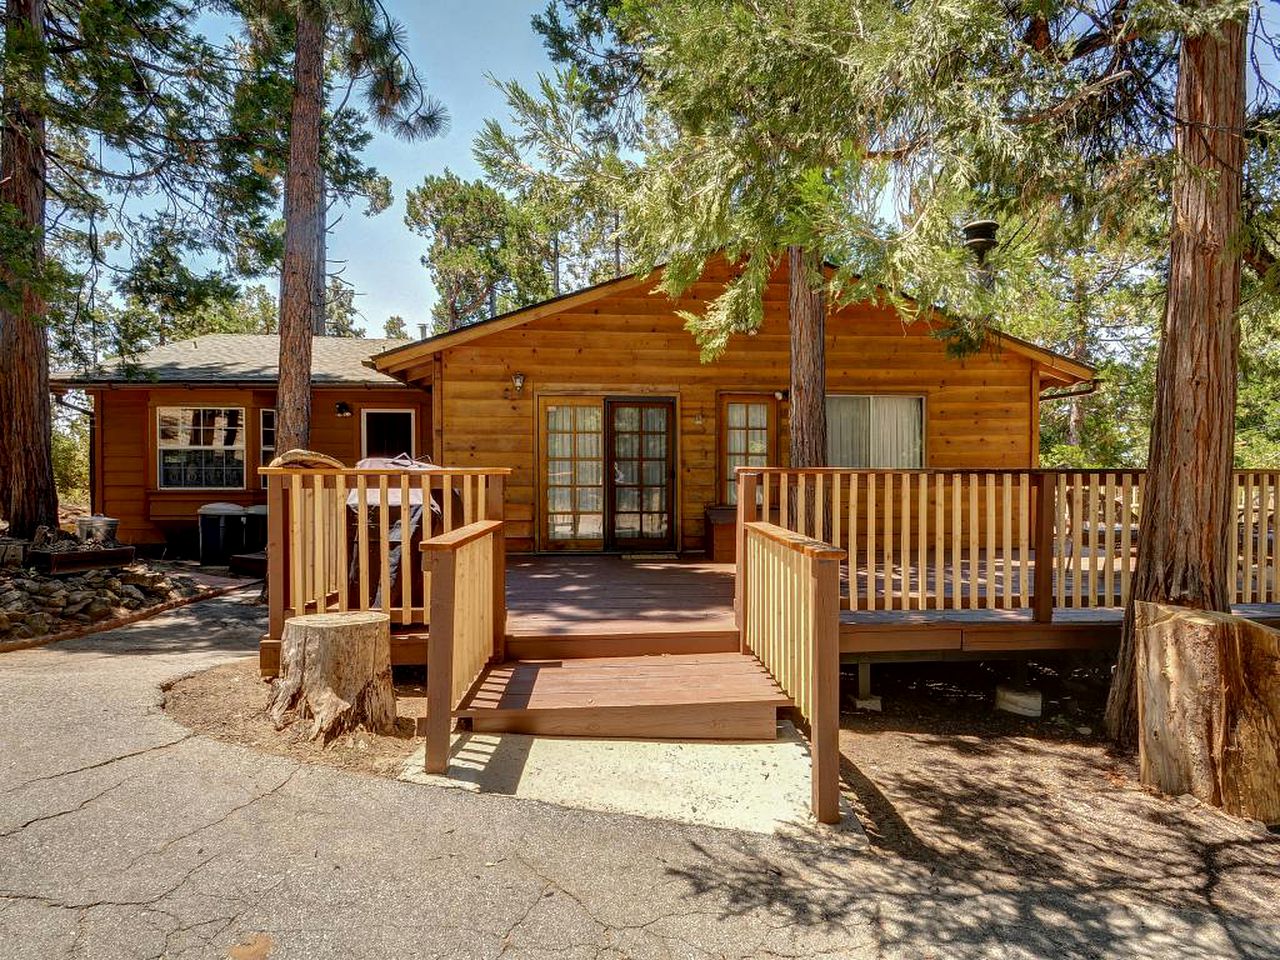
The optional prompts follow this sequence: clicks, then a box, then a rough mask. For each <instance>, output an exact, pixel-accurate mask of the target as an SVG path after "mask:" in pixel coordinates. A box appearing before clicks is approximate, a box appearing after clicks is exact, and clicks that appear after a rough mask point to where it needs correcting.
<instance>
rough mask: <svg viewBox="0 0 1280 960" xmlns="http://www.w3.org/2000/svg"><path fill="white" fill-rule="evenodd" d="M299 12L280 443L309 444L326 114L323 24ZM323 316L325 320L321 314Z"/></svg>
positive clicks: (283, 284) (284, 446) (283, 290)
mask: <svg viewBox="0 0 1280 960" xmlns="http://www.w3.org/2000/svg"><path fill="white" fill-rule="evenodd" d="M309 9H310V8H309V7H308V6H307V5H305V4H304V5H303V6H301V7H300V8H299V12H298V29H297V42H296V47H295V50H294V61H293V102H292V105H291V109H290V115H289V169H288V172H287V174H286V177H285V191H284V263H283V266H282V269H281V274H280V372H279V376H280V381H279V385H278V387H277V388H276V449H277V450H280V451H281V452H283V451H285V450H294V449H306V448H307V447H308V446H309V444H310V437H311V337H312V332H313V331H314V330H315V329H316V323H317V319H316V316H315V311H316V291H317V289H318V288H319V287H320V286H322V285H323V279H322V277H321V278H320V279H317V276H316V275H317V273H320V274H323V270H322V268H321V264H320V250H319V243H318V239H319V223H320V221H321V220H322V218H323V197H322V195H321V194H322V190H321V182H322V181H321V166H320V124H321V120H322V117H323V112H324V33H325V28H324V23H323V21H321V20H320V19H318V18H316V17H315V16H313V15H312V14H311V13H309V12H308V11H309ZM319 322H321V323H323V317H321V318H320V320H319Z"/></svg>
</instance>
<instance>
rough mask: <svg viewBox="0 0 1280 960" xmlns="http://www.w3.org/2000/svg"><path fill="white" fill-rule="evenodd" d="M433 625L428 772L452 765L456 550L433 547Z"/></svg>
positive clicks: (428, 557)
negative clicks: (450, 749) (450, 750)
mask: <svg viewBox="0 0 1280 960" xmlns="http://www.w3.org/2000/svg"><path fill="white" fill-rule="evenodd" d="M425 560H426V562H427V564H428V565H429V567H430V570H431V629H430V631H429V632H428V634H427V736H426V754H427V757H426V771H427V773H439V774H443V773H446V772H447V771H448V769H449V735H450V733H451V732H452V730H453V627H454V609H453V598H454V584H455V581H456V579H457V577H456V560H457V554H456V553H455V551H453V550H431V551H428V552H427V555H426V558H425Z"/></svg>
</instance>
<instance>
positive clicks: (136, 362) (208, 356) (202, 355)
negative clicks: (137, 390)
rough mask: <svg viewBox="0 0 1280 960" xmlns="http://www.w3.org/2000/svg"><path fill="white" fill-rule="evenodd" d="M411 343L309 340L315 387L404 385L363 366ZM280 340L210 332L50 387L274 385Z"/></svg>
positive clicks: (62, 378) (68, 375)
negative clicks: (373, 356) (372, 357)
mask: <svg viewBox="0 0 1280 960" xmlns="http://www.w3.org/2000/svg"><path fill="white" fill-rule="evenodd" d="M411 342H412V341H409V340H387V339H371V340H366V339H363V338H358V337H315V338H314V339H313V340H312V341H311V382H312V383H315V384H351V385H365V386H369V385H376V386H400V385H401V384H400V381H398V380H396V379H395V378H394V377H390V376H388V375H387V374H384V373H379V372H377V371H375V370H371V369H369V367H367V366H366V365H365V360H367V359H368V357H369V355H370V354H371V353H380V352H386V351H388V350H395V349H396V348H398V347H402V346H405V345H406V344H409V343H411ZM279 358H280V338H279V337H278V336H276V335H275V334H256V333H210V334H206V335H204V336H201V337H195V338H193V339H191V340H178V341H175V342H174V343H165V344H161V345H160V346H157V347H152V348H151V349H150V350H146V351H144V352H143V353H141V354H139V355H138V356H137V357H134V358H132V359H131V360H130V361H127V362H126V361H122V360H121V359H120V358H119V357H112V358H110V359H108V360H106V361H104V362H103V364H102V365H101V366H100V367H99V368H98V369H95V370H88V371H59V372H56V373H54V374H52V375H50V378H49V380H50V383H51V384H52V385H54V386H60V387H87V386H97V385H102V386H107V385H116V384H138V385H145V384H148V383H182V384H191V383H197V384H202V383H207V384H230V383H249V384H258V383H260V384H263V385H274V384H275V382H276V380H277V379H278V371H277V367H278V365H279Z"/></svg>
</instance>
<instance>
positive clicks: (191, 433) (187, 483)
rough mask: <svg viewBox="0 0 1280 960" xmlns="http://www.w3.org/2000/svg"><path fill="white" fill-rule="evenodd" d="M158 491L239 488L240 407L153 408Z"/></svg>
mask: <svg viewBox="0 0 1280 960" xmlns="http://www.w3.org/2000/svg"><path fill="white" fill-rule="evenodd" d="M156 446H157V448H158V450H157V454H158V455H157V457H156V460H157V462H158V464H159V471H160V478H159V479H160V487H161V489H187V490H243V489H244V408H243V407H159V408H158V409H157V410H156Z"/></svg>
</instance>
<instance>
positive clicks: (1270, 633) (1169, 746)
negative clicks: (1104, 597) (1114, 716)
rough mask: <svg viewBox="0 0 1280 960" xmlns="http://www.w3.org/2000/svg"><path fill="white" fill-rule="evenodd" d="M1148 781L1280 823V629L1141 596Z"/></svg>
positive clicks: (1143, 769)
mask: <svg viewBox="0 0 1280 960" xmlns="http://www.w3.org/2000/svg"><path fill="white" fill-rule="evenodd" d="M1134 628H1135V631H1136V637H1137V640H1138V727H1139V739H1138V750H1139V771H1140V776H1141V779H1142V782H1143V783H1144V784H1147V785H1148V786H1152V787H1156V788H1158V789H1159V790H1161V791H1163V792H1165V793H1170V794H1182V793H1190V794H1192V795H1193V796H1195V797H1197V798H1198V799H1200V800H1202V801H1204V802H1205V803H1208V804H1212V805H1213V806H1215V807H1221V808H1222V809H1223V810H1225V811H1226V812H1227V813H1230V814H1233V815H1235V816H1240V817H1250V818H1252V819H1255V820H1261V821H1262V822H1263V823H1267V824H1275V823H1280V631H1277V630H1273V629H1271V628H1269V627H1264V626H1262V625H1261V624H1258V623H1253V622H1252V621H1249V620H1245V619H1243V618H1241V617H1235V616H1232V615H1231V614H1228V613H1213V612H1208V611H1204V610H1192V609H1188V608H1186V607H1175V606H1168V605H1164V604H1156V603H1138V604H1136V609H1135V619H1134Z"/></svg>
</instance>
